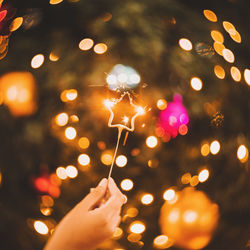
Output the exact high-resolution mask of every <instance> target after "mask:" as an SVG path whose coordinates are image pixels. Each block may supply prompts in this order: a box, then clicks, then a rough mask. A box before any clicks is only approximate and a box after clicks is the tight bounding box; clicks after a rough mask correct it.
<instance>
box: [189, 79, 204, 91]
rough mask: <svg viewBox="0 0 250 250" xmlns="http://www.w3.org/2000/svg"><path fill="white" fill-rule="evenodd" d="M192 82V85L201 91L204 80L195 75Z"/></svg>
mask: <svg viewBox="0 0 250 250" xmlns="http://www.w3.org/2000/svg"><path fill="white" fill-rule="evenodd" d="M190 84H191V87H192V88H193V89H194V90H196V91H200V90H201V89H202V85H203V84H202V81H201V79H200V78H199V77H193V78H191V80H190Z"/></svg>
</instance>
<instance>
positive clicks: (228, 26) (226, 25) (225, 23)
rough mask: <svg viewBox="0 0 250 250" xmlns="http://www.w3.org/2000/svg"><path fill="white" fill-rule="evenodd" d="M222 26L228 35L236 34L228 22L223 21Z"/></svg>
mask: <svg viewBox="0 0 250 250" xmlns="http://www.w3.org/2000/svg"><path fill="white" fill-rule="evenodd" d="M222 25H223V27H224V29H225V31H226V32H228V33H229V34H230V35H234V34H235V33H236V29H235V27H234V25H233V24H232V23H230V22H228V21H223V22H222Z"/></svg>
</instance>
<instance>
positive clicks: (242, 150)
mask: <svg viewBox="0 0 250 250" xmlns="http://www.w3.org/2000/svg"><path fill="white" fill-rule="evenodd" d="M248 155H249V152H248V148H247V147H246V146H245V145H243V144H242V145H240V146H239V147H238V150H237V158H238V159H239V160H240V161H241V162H242V163H245V162H247V160H248Z"/></svg>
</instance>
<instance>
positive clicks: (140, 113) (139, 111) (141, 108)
mask: <svg viewBox="0 0 250 250" xmlns="http://www.w3.org/2000/svg"><path fill="white" fill-rule="evenodd" d="M136 112H137V114H139V115H144V114H145V110H144V108H143V107H140V106H137V107H136Z"/></svg>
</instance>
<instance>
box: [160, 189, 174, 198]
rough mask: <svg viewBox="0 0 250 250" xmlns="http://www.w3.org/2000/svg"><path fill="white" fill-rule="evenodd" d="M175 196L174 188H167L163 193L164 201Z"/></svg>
mask: <svg viewBox="0 0 250 250" xmlns="http://www.w3.org/2000/svg"><path fill="white" fill-rule="evenodd" d="M174 198H175V191H174V189H172V188H170V189H167V190H166V191H165V192H164V194H163V199H164V200H165V201H171V200H173V199H174Z"/></svg>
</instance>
